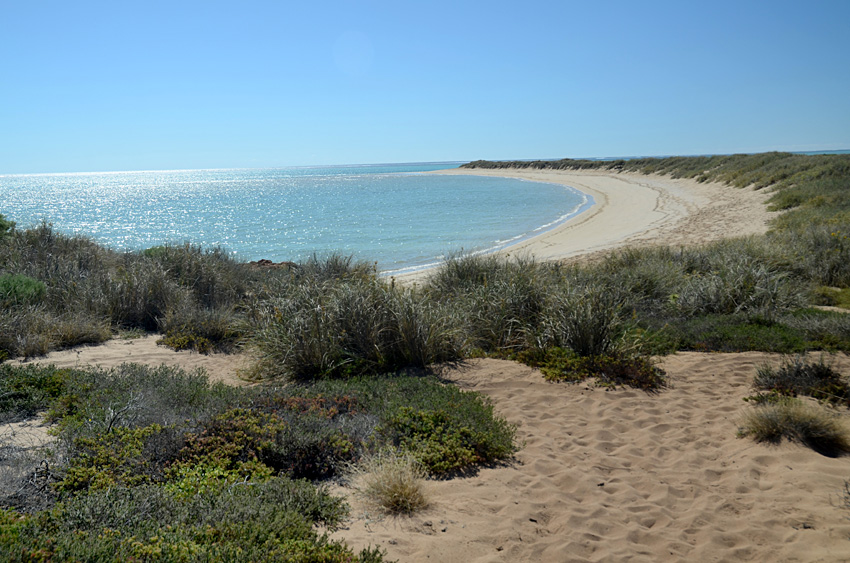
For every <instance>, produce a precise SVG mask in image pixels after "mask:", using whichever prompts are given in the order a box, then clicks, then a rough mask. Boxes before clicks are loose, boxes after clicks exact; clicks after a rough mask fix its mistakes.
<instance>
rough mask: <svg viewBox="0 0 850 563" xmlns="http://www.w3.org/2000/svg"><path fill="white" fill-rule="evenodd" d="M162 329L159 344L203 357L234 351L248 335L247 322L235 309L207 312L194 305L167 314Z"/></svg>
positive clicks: (186, 305)
mask: <svg viewBox="0 0 850 563" xmlns="http://www.w3.org/2000/svg"><path fill="white" fill-rule="evenodd" d="M159 329H160V331H162V332H163V333H165V335H164V336H163V337H162V338H160V339H159V340H157V344H162V345H163V346H168V347H169V348H172V349H174V350H194V351H196V352H199V353H201V354H209V353H210V352H213V351H215V352H230V351H233V350H234V349H235V348H236V347H237V346H238V345H239V343H240V341H241V339H242V338H243V337H244V336H245V332H244V322H243V321H242V319H241V318H240V317H239V315H237V313H236V312H235V311H234V310H233V309H231V308H225V307H220V308H217V309H205V308H202V307H199V306H197V305H195V304H192V303H185V304H183V305H182V306H180V307H179V308H172V309H170V310H169V311H168V312H166V314H165V316H164V317H163V318H161V319H159Z"/></svg>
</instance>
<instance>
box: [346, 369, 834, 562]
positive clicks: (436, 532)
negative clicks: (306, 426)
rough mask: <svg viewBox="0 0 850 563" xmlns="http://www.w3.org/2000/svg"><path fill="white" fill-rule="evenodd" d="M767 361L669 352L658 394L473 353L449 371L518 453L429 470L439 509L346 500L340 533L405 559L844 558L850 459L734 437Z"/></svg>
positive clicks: (658, 559) (790, 445)
mask: <svg viewBox="0 0 850 563" xmlns="http://www.w3.org/2000/svg"><path fill="white" fill-rule="evenodd" d="M766 359H771V361H776V360H777V358H776V357H775V356H774V357H771V356H768V355H765V354H760V353H746V354H698V353H683V354H677V355H675V356H672V357H669V358H666V359H664V361H663V363H662V365H663V367H664V368H665V369H666V370H667V371H668V374H669V375H670V377H671V379H672V382H673V386H672V388H670V389H667V390H665V391H663V392H662V393H660V394H657V395H647V394H645V393H643V392H640V391H634V390H625V389H624V390H614V391H606V390H604V389H598V388H588V387H587V386H573V385H565V384H557V385H556V384H550V383H546V382H545V381H543V380H542V378H541V377H540V374H539V373H538V372H536V371H535V370H532V369H530V368H527V367H524V366H521V365H518V364H514V363H511V362H503V361H498V360H476V361H474V362H471V363H470V365H469V367H468V368H466V369H463V370H458V371H453V372H451V373H450V374H448V377H449V379H451V380H452V381H454V382H456V383H457V384H458V385H460V386H462V387H465V388H470V389H475V390H477V391H480V392H482V393H484V394H486V395H488V396H490V397H491V398H492V399H493V401H494V403H495V405H496V408H497V411H498V412H500V413H501V414H502V415H503V416H505V417H506V418H507V419H508V420H510V421H512V422H514V423H516V424H518V426H519V438H520V439H521V440H522V441H524V443H525V446H524V447H523V448H522V450H521V451H520V452H519V454H518V455H517V462H516V463H515V464H512V465H510V466H508V467H498V468H491V469H483V470H481V472H480V473H479V475H477V476H475V477H471V478H465V479H454V480H451V481H444V482H435V483H430V491H431V494H432V498H433V503H434V504H433V507H432V508H430V509H429V510H428V511H426V512H425V513H423V514H420V515H416V516H413V517H410V518H392V517H383V518H381V517H379V516H378V515H376V514H373V513H369V512H368V511H366V509H364V507H363V506H362V504H360V503H359V502H358V501H357V499H353V506H354V507H355V509H354V512H353V515H354V518H353V520H352V521H351V522H350V523H349V525H348V529H346V530H341V531H339V532H337V533H336V534H335V537H339V538H344V539H345V540H346V541H348V542H349V543H350V544H352V545H354V546H358V547H359V546H365V545H369V544H372V545H380V546H381V547H383V548H385V549H386V550H387V552H388V556H389V558H391V559H398V560H399V561H402V562H408V561H410V562H412V561H426V560H430V561H444V562H464V563H469V562H479V561H480V562H485V561H553V562H554V561H647V562H654V561H843V560H850V520H848V517H850V511H848V510H843V509H840V508H838V506H837V505H838V504H839V501H840V500H841V498H842V490H843V486H844V480H845V479H850V458H840V459H832V458H827V457H824V456H822V455H819V454H817V453H814V452H812V451H811V450H808V449H805V448H803V447H800V446H796V445H793V444H782V445H780V446H778V447H777V446H765V445H760V444H756V443H754V442H752V441H750V440H748V439H739V438H736V430H737V420H738V417H739V416H740V414H741V413H742V412H743V411H744V410H745V409H746V408H747V405H746V403H745V402H744V401H742V398H743V397H745V396H747V395H748V394H750V393H751V391H750V384H751V381H752V377H753V375H754V374H755V368H756V366H757V365H759V364H760V363H761V362H763V361H764V360H766ZM837 367H840V368H843V371H844V372H845V373H846V372H847V369H848V368H850V361H848V360H847V359H846V358H844V357H842V358H838V359H837Z"/></svg>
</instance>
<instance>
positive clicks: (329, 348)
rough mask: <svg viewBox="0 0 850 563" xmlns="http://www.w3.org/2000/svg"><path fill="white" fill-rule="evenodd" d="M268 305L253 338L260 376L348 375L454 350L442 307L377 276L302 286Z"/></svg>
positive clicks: (449, 355)
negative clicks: (258, 355) (268, 308)
mask: <svg viewBox="0 0 850 563" xmlns="http://www.w3.org/2000/svg"><path fill="white" fill-rule="evenodd" d="M272 305H273V309H271V310H269V311H267V312H266V313H265V315H264V320H263V325H262V327H261V328H259V329H258V330H257V331H256V332H255V335H254V338H253V344H254V346H255V347H256V349H257V350H258V351H259V353H260V356H261V360H260V364H259V368H258V370H257V371H258V372H259V375H260V376H261V377H267V378H269V377H279V376H283V377H288V378H291V379H297V380H310V379H316V378H323V377H351V376H355V375H361V374H378V373H384V372H389V371H393V370H396V369H402V368H405V367H422V366H423V364H424V363H425V362H434V361H445V360H452V359H456V358H457V357H458V356H459V349H458V347H457V346H456V344H455V331H454V330H453V327H452V325H451V323H450V322H448V321H446V320H445V317H443V315H442V309H441V308H439V307H438V306H431V305H429V304H428V303H427V302H426V301H425V300H424V299H422V298H420V297H419V296H417V295H414V294H412V293H409V292H408V290H403V289H400V288H396V287H395V286H390V285H387V284H385V283H383V282H381V281H378V280H374V279H365V280H364V279H361V278H346V279H343V280H338V281H332V282H324V283H322V284H321V285H318V284H317V285H312V284H305V285H302V286H298V287H297V288H294V289H293V290H292V292H291V293H290V294H288V295H287V296H286V297H283V298H279V299H277V300H275V301H273V302H272Z"/></svg>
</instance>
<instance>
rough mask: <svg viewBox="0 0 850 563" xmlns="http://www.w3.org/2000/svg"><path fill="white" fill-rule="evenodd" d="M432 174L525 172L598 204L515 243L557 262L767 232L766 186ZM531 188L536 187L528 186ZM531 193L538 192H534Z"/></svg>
mask: <svg viewBox="0 0 850 563" xmlns="http://www.w3.org/2000/svg"><path fill="white" fill-rule="evenodd" d="M430 174H457V175H461V174H462V175H478V176H501V177H509V178H522V179H525V180H531V181H535V182H549V183H554V184H561V185H565V186H571V187H573V188H575V189H577V190H579V191H581V192H584V193H586V194H588V195H590V196H592V197H593V199H594V200H595V205H593V206H592V207H591V208H590V209H589V210H587V211H585V212H583V213H581V214H579V215H578V216H576V217H574V218H572V219H571V220H569V221H566V222H564V223H562V224H561V225H558V226H557V227H555V228H553V229H551V230H549V231H546V232H544V233H542V234H541V235H539V236H536V237H534V238H531V239H528V240H526V241H523V242H520V243H518V244H515V245H512V246H510V247H509V248H508V249H506V250H505V251H504V252H506V253H509V254H515V253H529V254H532V255H534V256H535V257H536V258H538V259H540V260H557V259H564V258H571V257H575V256H579V255H586V254H592V253H594V252H599V251H605V250H610V249H612V248H616V247H620V246H625V245H632V246H635V245H659V244H673V245H689V244H698V243H704V242H709V241H713V240H718V239H721V238H727V237H731V236H744V235H750V234H759V233H764V232H765V231H766V230H767V221H768V220H769V219H770V217H771V216H772V214H771V213H770V212H768V211H767V209H766V207H765V201H766V200H767V199H768V198H769V197H770V193H769V192H768V190H760V191H756V190H752V189H740V188H734V187H731V186H726V185H723V184H717V183H699V182H697V181H695V180H688V179H674V178H671V177H669V176H659V175H644V174H631V173H629V174H622V173H616V172H610V171H561V170H529V169H523V170H520V169H507V170H485V169H474V170H471V169H451V170H440V171H436V172H430ZM529 189H530V190H531V191H532V192H533V187H530V188H529ZM532 197H533V195H532Z"/></svg>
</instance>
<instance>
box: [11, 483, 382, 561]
mask: <svg viewBox="0 0 850 563" xmlns="http://www.w3.org/2000/svg"><path fill="white" fill-rule="evenodd" d="M345 513H346V509H345V507H344V505H343V503H342V501H341V499H338V498H334V497H332V496H330V495H329V494H328V493H327V491H325V490H324V489H317V488H315V487H314V486H312V485H311V484H309V483H306V482H303V481H291V480H289V479H285V478H276V479H272V480H270V481H268V482H265V483H257V484H253V485H252V486H250V487H249V486H239V487H232V488H229V489H227V490H224V491H222V492H220V493H211V494H207V495H196V496H193V497H190V498H186V499H179V498H175V497H173V496H172V495H170V494H169V493H168V492H167V491H164V490H163V489H162V488H160V487H155V486H142V487H135V488H121V487H117V488H111V489H107V490H104V491H99V492H95V493H92V494H88V495H78V496H75V497H73V498H69V499H68V500H67V501H65V502H63V503H62V504H60V505H59V506H58V507H57V508H56V509H55V510H53V511H50V512H46V513H43V514H41V515H39V516H23V515H19V514H17V513H15V512H13V511H0V538H2V540H0V541H2V542H3V544H2V547H3V548H4V552H5V553H6V554H7V555H10V556H11V559H10V561H31V560H44V561H66V560H86V561H110V562H111V561H114V562H118V561H131V560H136V561H140V560H145V561H153V560H157V561H160V560H161V561H185V562H196V561H197V562H201V561H212V560H215V561H225V562H234V563H235V562H238V561H246V560H250V561H257V562H272V561H275V562H279V561H322V562H327V563H342V562H356V561H362V562H377V561H381V560H382V554H381V552H380V551H379V550H377V549H371V548H370V549H364V550H363V551H361V552H360V554H355V553H354V552H352V551H351V550H350V549H349V548H348V547H346V546H345V544H343V543H341V542H335V541H331V540H329V539H328V538H327V537H326V536H322V535H319V534H318V533H317V532H316V531H315V530H314V529H313V527H314V526H315V525H324V526H327V527H328V528H329V529H335V528H336V526H337V525H338V524H339V522H340V521H341V519H342V517H343V516H344V515H345Z"/></svg>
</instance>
